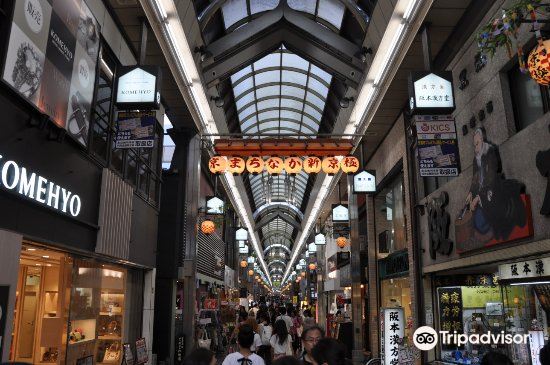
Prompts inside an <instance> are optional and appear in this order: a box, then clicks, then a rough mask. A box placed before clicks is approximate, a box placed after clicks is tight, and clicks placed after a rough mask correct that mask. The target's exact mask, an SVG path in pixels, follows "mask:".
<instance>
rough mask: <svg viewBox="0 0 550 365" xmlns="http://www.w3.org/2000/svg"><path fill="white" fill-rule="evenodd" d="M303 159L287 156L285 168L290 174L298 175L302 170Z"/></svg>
mask: <svg viewBox="0 0 550 365" xmlns="http://www.w3.org/2000/svg"><path fill="white" fill-rule="evenodd" d="M302 164H303V163H302V159H300V158H299V157H295V156H291V157H287V158H285V170H286V172H287V173H289V174H290V175H296V174H298V173H299V172H300V171H302Z"/></svg>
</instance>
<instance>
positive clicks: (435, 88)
mask: <svg viewBox="0 0 550 365" xmlns="http://www.w3.org/2000/svg"><path fill="white" fill-rule="evenodd" d="M452 79H453V76H452V73H451V72H448V71H447V72H438V73H433V72H425V71H422V72H412V73H411V74H410V76H409V98H410V101H409V103H410V108H411V112H412V113H413V114H448V113H452V112H453V110H454V109H455V102H454V95H453V83H452Z"/></svg>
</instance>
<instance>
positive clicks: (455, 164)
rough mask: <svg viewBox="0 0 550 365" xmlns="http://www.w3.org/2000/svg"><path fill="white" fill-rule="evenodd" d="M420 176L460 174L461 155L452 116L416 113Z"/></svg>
mask: <svg viewBox="0 0 550 365" xmlns="http://www.w3.org/2000/svg"><path fill="white" fill-rule="evenodd" d="M414 118H415V125H416V135H417V145H418V166H419V168H420V176H422V177H427V176H458V174H459V172H460V155H459V152H458V140H457V136H456V126H455V121H454V119H453V118H452V117H451V116H433V115H416V116H415V117H414Z"/></svg>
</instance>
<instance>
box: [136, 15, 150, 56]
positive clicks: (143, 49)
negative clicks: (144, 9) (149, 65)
mask: <svg viewBox="0 0 550 365" xmlns="http://www.w3.org/2000/svg"><path fill="white" fill-rule="evenodd" d="M139 21H140V23H141V41H140V43H139V60H138V62H139V64H140V65H144V64H145V56H146V55H147V35H148V33H149V29H148V28H147V18H146V17H140V19H139Z"/></svg>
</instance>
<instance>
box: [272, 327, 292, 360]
mask: <svg viewBox="0 0 550 365" xmlns="http://www.w3.org/2000/svg"><path fill="white" fill-rule="evenodd" d="M269 343H270V345H271V348H272V349H273V359H274V360H276V359H278V358H280V357H283V356H286V355H289V356H292V336H290V333H288V330H287V327H286V323H285V321H284V320H282V319H279V320H277V321H276V322H275V326H274V327H273V335H272V336H271V339H270V340H269Z"/></svg>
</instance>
